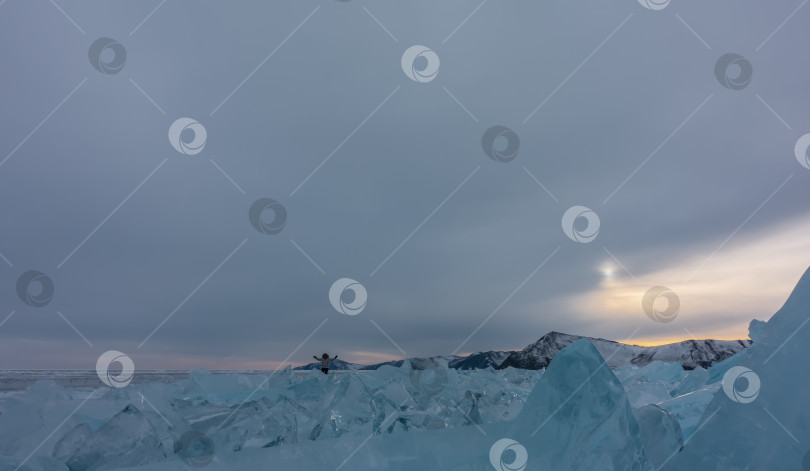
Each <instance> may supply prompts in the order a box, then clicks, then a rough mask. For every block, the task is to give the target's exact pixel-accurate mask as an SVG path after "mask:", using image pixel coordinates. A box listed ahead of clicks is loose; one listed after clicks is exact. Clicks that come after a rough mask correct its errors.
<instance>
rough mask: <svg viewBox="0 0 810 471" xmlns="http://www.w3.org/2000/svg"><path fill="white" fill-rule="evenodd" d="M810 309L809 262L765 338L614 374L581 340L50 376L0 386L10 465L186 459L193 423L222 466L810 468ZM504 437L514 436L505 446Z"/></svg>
mask: <svg viewBox="0 0 810 471" xmlns="http://www.w3.org/2000/svg"><path fill="white" fill-rule="evenodd" d="M808 319H810V271H808V272H806V273H805V274H804V276H803V277H802V279H801V280H800V282H799V283H798V284H797V286H796V288H795V289H794V291H793V293H792V294H791V296H790V297H789V298H788V300H787V302H786V303H785V305H784V306H783V307H782V308H781V309H780V310H779V311H778V312H777V313H776V314H775V315H774V316H773V318H771V319H770V320H769V321H768V322H767V323H764V322H761V321H755V322H752V323H751V337H752V338H754V339H755V342H754V343H753V345H752V346H751V347H750V348H746V349H744V350H743V351H742V352H740V353H738V354H736V355H734V356H731V357H729V358H727V359H725V360H723V361H722V362H720V363H716V364H713V365H711V366H710V367H709V368H704V367H702V366H700V365H696V367H695V368H694V369H692V370H688V371H687V370H684V369H683V367H682V363H681V362H679V361H675V362H662V361H658V360H656V359H652V360H651V361H650V362H649V363H646V364H643V365H639V364H630V365H626V366H623V367H621V368H618V369H616V370H611V369H610V368H609V367H608V365H606V364H605V357H603V355H602V354H600V351H599V349H598V348H595V347H594V346H593V345H592V344H591V343H590V342H589V341H588V340H579V341H575V342H573V343H571V344H570V345H568V346H567V347H565V348H563V349H562V350H561V351H560V352H559V353H557V354H556V355H555V356H554V358H553V359H552V360H551V362H550V364H549V365H548V367H547V368H546V369H545V370H537V371H532V370H519V369H514V368H506V369H503V370H495V369H492V368H486V369H481V370H457V369H453V368H448V365H447V362H446V361H445V362H441V361H437V362H435V364H432V365H428V366H427V367H426V368H425V369H414V368H412V367H411V365H410V363H409V362H408V361H404V362H402V364H401V365H400V366H398V367H395V366H383V367H381V368H379V369H377V370H373V371H362V372H361V371H348V372H345V373H343V372H341V373H338V374H330V375H323V374H322V373H320V372H319V371H309V372H293V371H292V370H291V369H289V368H288V369H285V370H282V371H278V372H276V373H274V374H273V375H272V376H270V377H269V378H268V377H267V376H266V375H259V374H222V375H213V374H210V373H209V372H206V371H204V370H199V371H196V372H193V373H192V374H191V375H189V377H188V378H187V379H185V380H182V381H178V382H176V383H171V384H162V383H144V384H138V383H132V384H130V385H129V386H127V387H126V388H123V389H111V388H104V389H96V390H92V389H88V388H65V387H62V386H59V385H58V384H56V383H54V382H53V381H40V382H37V383H35V384H34V385H33V386H32V387H30V388H29V389H28V390H25V391H17V392H10V393H3V394H2V395H0V470H6V469H8V470H17V469H19V470H20V471H22V470H30V471H57V470H58V471H65V470H68V471H78V470H82V469H84V470H89V469H97V470H103V469H119V468H127V469H138V470H186V469H189V465H188V464H187V457H186V456H184V455H183V454H182V451H183V450H185V449H187V448H188V447H185V446H178V443H180V444H183V443H185V442H184V440H183V437H186V436H188V434H192V435H193V434H197V435H196V436H199V437H203V438H204V439H205V440H207V441H206V443H210V445H211V452H212V453H211V454H210V456H209V455H207V454H203V455H202V456H203V457H208V458H210V462H207V461H206V462H205V463H203V466H206V467H207V469H211V470H218V469H242V470H252V469H297V470H300V471H309V470H323V469H338V468H339V469H352V470H400V471H406V470H416V469H418V470H423V469H442V470H449V471H475V470H490V469H493V467H492V464H491V462H492V461H491V460H492V459H498V460H502V461H503V464H504V466H508V467H512V468H513V469H519V468H520V466H519V465H520V463H517V465H516V466H513V464H514V463H512V462H511V461H510V460H514V459H516V458H520V457H522V456H523V455H522V454H520V453H517V452H515V451H514V450H518V451H520V450H522V449H525V450H526V457H527V465H526V468H525V469H526V470H530V469H548V470H552V471H554V470H561V471H568V470H580V469H581V470H585V469H588V470H622V471H624V470H628V469H629V470H633V469H637V470H644V471H647V470H651V469H656V470H658V469H661V470H662V471H673V470H683V469H688V470H693V469H694V470H702V469H723V470H751V471H754V470H761V469H786V470H788V469H796V470H799V469H803V467H804V468H807V466H806V465H805V464H804V461H807V460H808V448H810V447H808V445H807V444H808V443H810V412H808V411H807V410H806V408H805V407H803V406H804V405H805V403H806V401H807V399H806V398H807V394H806V392H807V391H810V375H807V374H806V371H804V368H805V366H806V365H805V363H806V361H805V360H806V359H807V358H808V356H809V355H810V351H808V350H810V327H808V326H807V325H806V324H807V323H810V320H808ZM735 367H744V368H748V369H750V370H752V371H753V372H755V373H756V374H757V375H758V377H759V378H760V379H761V390H760V391H759V392H758V395H757V396H756V397H755V398H754V399H753V400H752V401H747V400H746V401H747V402H746V401H742V402H735V401H734V400H732V399H731V397H734V396H733V394H732V395H731V396H729V395H728V394H727V391H729V387H731V388H732V389H731V391H732V392H733V391H734V390H735V388H736V389H738V390H742V389H745V388H746V385H745V382H744V381H743V382H742V383H740V382H739V381H738V382H734V381H732V382H731V383H728V382H726V384H725V386H726V387H725V388H723V387H722V385H723V379H724V377H725V376H727V375H728V374H729V373H730V372H734V371H739V370H738V369H735ZM738 383H739V384H738ZM729 384H730V385H731V386H729ZM749 384H750V383H749ZM749 397H750V396H749ZM679 429H680V430H679ZM535 430H536V432H535ZM502 439H506V443H509V444H511V445H510V446H512V448H510V449H508V450H507V451H508V452H506V451H505V452H504V453H502V454H501V455H500V456H494V458H493V456H491V455H490V452H491V450H493V449H494V448H493V446H494V445H495V444H497V443H503V442H501V441H500V440H502ZM509 450H511V451H509ZM197 465H199V463H197ZM502 467H503V466H502ZM504 469H506V468H504Z"/></svg>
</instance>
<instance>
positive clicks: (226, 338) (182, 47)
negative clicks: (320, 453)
mask: <svg viewBox="0 0 810 471" xmlns="http://www.w3.org/2000/svg"><path fill="white" fill-rule="evenodd" d="M659 3H660V2H659ZM803 5H804V3H802V2H800V1H799V0H790V1H784V2H769V3H768V4H767V5H766V4H764V3H763V2H759V1H755V0H745V1H740V0H736V1H731V0H727V1H715V2H683V1H678V0H673V1H672V2H671V4H669V5H667V6H666V7H665V8H663V9H660V10H656V9H649V8H645V6H644V5H642V4H640V3H639V1H637V0H623V1H614V2H604V1H598V0H586V1H572V0H567V1H565V0H554V1H541V2H539V1H536V0H519V1H514V0H509V1H494V0H493V1H484V2H483V3H481V2H480V1H479V0H474V1H434V0H420V1H408V2H402V1H399V2H397V1H393V0H391V1H370V0H366V1H363V0H352V1H347V2H341V1H327V0H321V1H303V0H295V1H292V0H290V1H272V2H260V1H254V2H224V1H220V2H215V1H196V0H195V1H191V0H169V1H165V2H160V1H158V0H155V1H148V2H147V1H144V2H118V1H117V2H109V1H84V2H64V1H61V0H57V2H56V3H55V4H54V3H53V2H48V1H44V0H43V1H23V0H7V1H0V43H2V44H4V47H3V48H2V49H0V61H1V63H2V64H3V65H2V67H0V84H2V87H0V104H2V108H1V109H2V111H1V112H0V120H1V121H0V254H2V259H0V288H2V289H0V292H2V293H3V294H2V296H0V368H80V369H92V368H93V367H94V365H95V362H96V359H97V358H98V357H99V355H101V354H102V353H103V352H105V351H107V350H118V351H121V352H124V353H126V354H127V355H129V356H130V357H131V358H132V359H133V361H134V363H135V366H136V368H150V369H151V368H195V367H207V368H211V369H215V368H275V367H278V366H281V365H283V364H284V363H285V362H292V363H294V364H300V363H303V362H306V361H308V359H310V358H311V357H312V355H313V354H320V353H322V352H329V353H330V354H338V355H339V356H340V358H341V359H345V360H349V361H356V362H362V363H367V362H372V361H380V360H386V359H394V358H401V357H403V356H427V355H444V354H450V353H454V352H455V353H459V354H464V353H469V352H474V351H480V350H513V349H520V348H523V347H524V346H526V345H527V344H529V343H531V342H533V341H535V340H537V339H538V338H539V337H540V336H542V335H543V334H545V333H546V332H548V331H551V330H556V331H562V332H568V333H575V334H581V335H589V336H596V337H603V338H608V339H614V340H620V341H628V342H637V343H643V344H654V343H664V342H668V341H676V340H684V339H688V338H692V337H693V336H694V337H697V338H727V339H730V338H746V337H747V325H748V322H749V321H750V320H751V319H752V318H759V319H767V318H769V317H770V316H771V314H773V312H775V311H776V309H778V308H779V306H781V303H782V302H783V301H784V300H785V298H786V297H787V295H788V293H789V292H790V290H791V289H792V287H793V285H794V284H795V282H796V281H797V280H798V279H799V277H800V275H801V274H802V273H803V272H804V270H805V269H806V268H807V266H808V265H809V264H810V237H809V236H810V218H808V217H807V216H808V212H810V210H809V209H808V201H810V199H809V197H810V170H808V169H807V168H805V167H803V166H802V165H800V162H799V160H797V157H796V155H795V153H794V150H795V149H794V146H795V145H796V143H797V141H799V139H800V137H801V136H803V135H804V134H806V133H808V132H810V114H809V113H808V110H810V102H809V99H810V86H809V85H808V84H810V66H809V65H810V57H809V56H808V55H807V53H806V46H807V44H808V39H810V38H808V29H807V28H806V27H805V25H806V23H807V21H808V20H810V7H806V8H802V6H803ZM100 38H110V39H109V40H104V39H100ZM99 41H100V42H99ZM412 46H423V47H422V48H416V49H412V50H410V51H408V50H409V48H411V47H412ZM406 51H408V54H406ZM431 51H432V52H431ZM728 53H734V54H737V55H738V56H726V57H725V58H723V56H724V55H726V54H728ZM124 54H125V55H124ZM404 54H405V60H404V61H403V55H404ZM411 58H413V60H410V59H411ZM724 59H725V62H724V61H723V60H724ZM718 61H720V62H719V65H718ZM403 62H405V64H403ZM749 65H750V69H749V68H748V67H749ZM437 67H438V68H437ZM749 72H750V74H749ZM718 74H719V77H718ZM749 75H750V76H749ZM721 79H722V80H721ZM180 118H190V120H187V121H185V122H184V121H180V122H179V123H178V124H177V125H176V126H175V127H177V131H176V132H174V138H173V140H172V141H170V139H169V134H170V128H171V127H172V124H173V123H175V122H176V120H178V119H180ZM195 123H199V124H195ZM189 125H190V126H191V127H190V129H186V130H185V131H183V132H182V133H180V131H181V130H182V129H183V128H185V127H189ZM493 126H502V128H496V129H495V131H492V133H494V134H498V131H499V130H500V131H502V132H501V133H500V137H498V138H497V139H495V141H494V142H495V143H494V148H495V150H496V154H493V156H494V157H493V158H491V157H489V156H488V155H487V153H486V152H485V151H484V148H483V146H482V138H485V136H489V134H486V131H487V130H488V129H490V128H492V127H493ZM194 129H196V130H197V134H195V133H194ZM202 129H204V133H203V132H202ZM173 131H174V129H172V132H173ZM492 133H491V134H492ZM203 134H204V135H203ZM494 134H493V135H494ZM516 138H517V139H516ZM518 140H519V144H518ZM194 141H196V142H194ZM203 142H204V146H203V147H202V148H201V150H200V147H199V146H200V144H202V143H203ZM507 143H509V144H512V145H513V147H512V148H507V147H506V145H507ZM515 148H517V149H518V150H517V154H516V155H514V154H511V155H508V153H509V152H510V151H511V150H512V149H515ZM184 152H185V153H184ZM497 152H501V153H500V154H497ZM490 153H492V152H490ZM800 154H801V153H800ZM800 156H801V155H800ZM262 198H269V199H272V200H275V201H276V202H277V205H276V206H272V205H271V206H270V207H269V208H268V209H266V210H265V211H264V212H261V211H258V212H256V214H259V213H261V216H262V218H261V221H263V222H264V223H265V226H264V232H261V231H260V230H257V228H256V227H254V224H252V223H251V220H250V218H249V211H250V208H251V205H253V204H254V202H256V201H258V200H260V199H262ZM266 201H267V200H263V202H266ZM263 202H260V203H259V206H258V209H259V210H260V209H261V208H262V207H265V206H266V204H264V203H263ZM574 206H584V207H586V208H589V209H590V210H591V211H592V212H593V213H587V214H591V215H592V214H595V215H596V216H598V224H599V226H598V233H596V232H595V229H596V226H595V225H594V224H595V218H593V216H591V218H592V219H591V225H590V226H589V227H586V226H588V221H587V220H586V219H585V218H584V217H580V218H577V219H575V220H574V223H573V229H572V230H569V231H568V234H569V235H572V237H573V238H572V237H568V235H566V231H564V228H563V222H562V221H563V215H564V214H565V213H566V210H568V209H569V208H571V207H574ZM279 207H283V208H284V211H286V220H284V221H282V219H281V217H282V216H281V213H274V212H273V208H279ZM582 211H583V210H580V211H578V212H576V211H575V214H574V216H576V214H580V213H582ZM274 214H275V215H276V216H279V218H277V219H275V221H274V222H273V216H274ZM253 222H254V223H256V224H255V226H258V227H259V228H262V226H261V225H259V224H258V222H257V221H253ZM282 222H283V224H282ZM594 233H595V234H596V236H595V237H592V236H593V234H594ZM576 238H579V239H580V241H576V240H573V239H576ZM30 270H36V271H38V272H40V273H42V274H43V275H44V278H43V277H42V275H40V276H39V278H37V277H36V276H34V275H25V274H26V273H27V272H30ZM342 278H349V279H352V280H355V281H356V282H357V283H359V285H362V287H363V288H364V289H365V291H366V293H367V302H366V304H365V306H364V307H363V309H362V310H361V311H360V312H359V313H358V314H356V315H346V314H343V313H341V312H339V311H338V310H337V309H335V308H334V307H333V305H332V303H331V302H330V298H329V291H330V287H331V286H332V285H333V283H335V282H336V281H337V280H339V279H342ZM49 281H50V282H52V284H53V295H52V296H50V297H49V296H48V294H49V293H48V291H49V289H48V288H49V286H48V282H49ZM18 285H22V291H21V290H20V289H18V288H19V286H18ZM653 286H664V287H666V288H668V289H669V290H671V292H672V293H674V294H675V296H677V298H678V301H679V310H678V312H677V314H673V315H672V316H671V317H674V319H667V320H670V322H656V321H654V320H653V319H652V318H651V317H648V316H647V315H646V314H645V312H644V309H643V307H642V299H643V296H644V294H645V292H647V290H648V289H649V288H651V287H653ZM357 287H358V285H355V288H357ZM43 290H45V293H43ZM361 291H362V290H359V291H357V292H360V294H362V292H361ZM357 292H354V291H352V290H351V289H348V290H346V293H344V297H343V298H341V300H342V301H343V302H344V303H346V304H348V305H349V307H351V305H352V293H355V294H356V293H357ZM355 300H356V299H355ZM662 300H663V304H662ZM38 304H41V306H38ZM337 304H338V308H340V303H339V302H338V303H337ZM654 306H656V309H658V310H663V311H665V312H664V314H666V315H669V314H671V313H670V312H669V311H667V304H666V300H665V299H663V298H662V299H659V300H658V301H656V303H655V304H654Z"/></svg>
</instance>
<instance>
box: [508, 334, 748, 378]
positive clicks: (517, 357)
mask: <svg viewBox="0 0 810 471" xmlns="http://www.w3.org/2000/svg"><path fill="white" fill-rule="evenodd" d="M583 338H584V339H587V340H589V341H590V342H591V343H592V344H593V345H594V346H595V347H596V349H597V350H599V353H601V354H602V356H603V357H604V358H605V361H606V362H607V364H608V366H610V367H611V368H614V369H615V368H621V367H622V366H626V365H631V364H632V365H638V366H644V365H647V364H649V363H650V362H652V361H655V360H658V361H664V362H678V363H680V364H681V365H682V366H683V368H684V369H686V370H691V369H694V368H696V367H698V366H701V367H703V368H708V367H710V366H711V365H712V363H713V362H718V363H719V362H721V361H723V360H725V359H726V358H728V357H730V356H732V355H734V354H735V353H737V352H739V351H741V350H744V349H745V348H747V347H748V346H750V345H751V341H750V340H685V341H683V342H678V343H671V344H667V345H657V346H654V347H642V346H639V345H629V344H624V343H619V342H614V341H612V340H605V339H598V338H592V337H582V336H579V335H571V334H564V333H561V332H549V333H548V334H546V335H544V336H542V337H540V340H538V341H537V342H535V343H533V344H531V345H529V346H528V347H526V348H524V349H523V350H521V351H519V352H512V354H510V355H509V356H508V357H507V358H506V359H505V360H504V361H503V362H502V363H501V364H500V365H499V366H498V369H503V368H506V367H508V366H511V367H513V368H523V369H527V370H539V369H542V368H545V367H546V366H548V364H549V363H550V362H551V359H552V358H554V355H556V354H557V353H559V351H560V350H562V349H563V348H565V347H567V346H569V345H571V344H572V343H574V342H576V341H577V340H580V339H583Z"/></svg>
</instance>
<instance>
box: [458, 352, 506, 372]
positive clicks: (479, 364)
mask: <svg viewBox="0 0 810 471" xmlns="http://www.w3.org/2000/svg"><path fill="white" fill-rule="evenodd" d="M513 353H515V352H498V351H491V352H477V353H473V354H471V355H468V356H466V357H463V358H459V359H458V360H455V361H451V362H450V363H449V364H448V366H450V367H451V368H456V369H458V370H474V369H476V368H477V369H479V370H483V369H486V368H489V367H492V368H495V369H497V368H498V366H500V365H501V363H503V361H504V360H506V358H507V357H508V356H509V355H511V354H513Z"/></svg>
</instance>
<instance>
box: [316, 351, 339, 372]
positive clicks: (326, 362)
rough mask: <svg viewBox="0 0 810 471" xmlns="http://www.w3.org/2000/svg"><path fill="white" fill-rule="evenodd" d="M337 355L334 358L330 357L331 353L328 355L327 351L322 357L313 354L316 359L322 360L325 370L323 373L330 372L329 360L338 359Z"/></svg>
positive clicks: (322, 366)
mask: <svg viewBox="0 0 810 471" xmlns="http://www.w3.org/2000/svg"><path fill="white" fill-rule="evenodd" d="M337 357H338V356H337V355H335V357H334V358H329V355H328V354H326V353H324V354H323V355H321V357H320V358H318V357H316V356H314V355H313V356H312V358H314V359H316V360H320V362H321V371H322V372H323V374H327V373H329V362H330V361H334V360H337Z"/></svg>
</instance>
